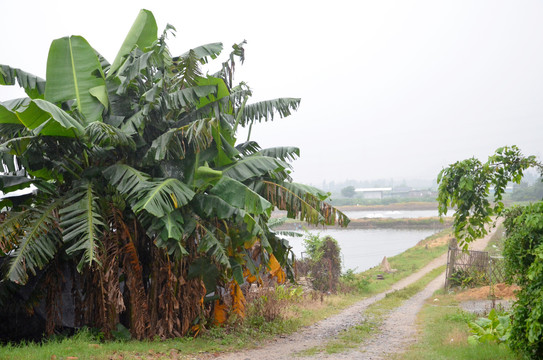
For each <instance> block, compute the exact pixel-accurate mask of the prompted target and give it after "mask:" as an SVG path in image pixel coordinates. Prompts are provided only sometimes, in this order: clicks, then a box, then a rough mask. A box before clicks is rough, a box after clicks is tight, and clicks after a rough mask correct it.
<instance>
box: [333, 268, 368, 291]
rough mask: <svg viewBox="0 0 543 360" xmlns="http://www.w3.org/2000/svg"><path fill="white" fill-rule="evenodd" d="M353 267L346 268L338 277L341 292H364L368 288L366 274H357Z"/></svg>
mask: <svg viewBox="0 0 543 360" xmlns="http://www.w3.org/2000/svg"><path fill="white" fill-rule="evenodd" d="M354 271H355V270H353V269H347V271H345V272H344V273H343V274H341V277H340V278H339V280H340V284H341V289H342V292H351V291H352V292H359V293H362V292H365V291H367V290H368V287H369V285H370V281H369V280H368V278H367V277H366V276H362V275H357V274H355V272H354Z"/></svg>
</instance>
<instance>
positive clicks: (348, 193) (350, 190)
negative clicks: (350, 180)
mask: <svg viewBox="0 0 543 360" xmlns="http://www.w3.org/2000/svg"><path fill="white" fill-rule="evenodd" d="M355 194H356V191H355V188H354V186H347V187H344V188H343V189H341V195H343V196H345V197H347V198H352V197H353V196H354V195H355Z"/></svg>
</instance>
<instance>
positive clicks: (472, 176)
mask: <svg viewBox="0 0 543 360" xmlns="http://www.w3.org/2000/svg"><path fill="white" fill-rule="evenodd" d="M531 166H536V167H538V168H539V169H540V170H542V169H543V167H542V165H541V164H540V163H539V162H538V161H536V159H535V157H533V156H529V157H525V156H523V155H522V154H521V153H520V150H519V149H518V148H517V147H515V146H512V147H504V148H500V149H498V150H496V153H495V155H493V156H491V157H489V159H488V161H487V162H486V163H484V164H483V163H481V162H480V161H478V160H477V159H468V160H464V161H460V162H457V163H455V164H453V165H451V166H449V167H448V168H446V169H444V170H443V171H441V173H440V174H439V177H438V182H439V197H438V201H439V213H440V215H442V214H445V213H446V212H447V209H448V208H449V207H451V208H452V207H456V213H455V214H454V231H455V234H456V236H457V238H458V239H460V240H461V242H462V243H463V244H464V248H467V245H468V243H470V242H471V241H473V240H475V239H476V238H478V237H482V236H484V235H485V234H486V233H487V230H486V228H485V226H487V225H488V224H489V223H491V222H492V217H493V216H499V215H505V218H506V219H505V222H504V224H505V229H506V239H505V245H504V257H505V260H506V267H507V273H508V275H509V278H510V281H515V282H516V283H517V284H518V285H519V286H520V287H521V290H520V291H519V292H518V293H517V297H518V301H517V302H516V303H515V306H514V309H513V314H512V329H511V336H510V338H509V342H508V343H509V345H510V347H511V348H512V349H513V350H514V351H516V352H518V353H520V354H522V355H523V356H524V357H525V358H526V359H542V358H543V202H542V201H539V202H537V203H534V204H530V205H528V206H517V207H514V208H512V209H505V208H504V205H503V203H502V201H501V200H502V195H503V193H504V191H505V187H506V185H507V183H508V182H510V181H513V182H515V183H519V182H520V180H521V178H522V175H523V172H524V171H525V170H526V169H528V168H529V167H531ZM491 190H492V191H491ZM490 199H492V200H493V202H491V201H490Z"/></svg>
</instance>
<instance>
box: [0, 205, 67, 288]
mask: <svg viewBox="0 0 543 360" xmlns="http://www.w3.org/2000/svg"><path fill="white" fill-rule="evenodd" d="M59 205H60V202H59V201H55V202H52V203H50V204H49V205H46V206H44V207H40V208H30V209H28V210H26V211H25V212H24V213H23V214H25V216H24V220H25V223H26V224H25V225H24V231H23V236H22V237H21V238H20V239H19V240H18V244H17V248H16V249H15V251H14V252H13V254H11V255H10V260H9V263H8V266H7V270H6V274H5V277H6V278H8V279H9V280H11V281H13V282H14V283H17V284H25V283H26V281H27V279H28V272H31V273H33V274H36V270H37V269H41V268H43V267H44V266H45V265H46V264H47V263H48V262H49V261H50V260H51V259H52V258H53V257H54V256H55V253H56V252H57V249H58V246H59V244H60V237H59V236H57V235H58V234H57V232H56V229H55V222H56V219H55V210H56V209H57V208H58V206H59ZM8 224H10V225H14V226H17V224H13V223H8ZM5 226H7V224H2V225H0V228H1V231H2V233H5V232H6V231H5V230H8V229H4V227H5ZM8 231H9V230H8Z"/></svg>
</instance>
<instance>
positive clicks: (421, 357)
mask: <svg viewBox="0 0 543 360" xmlns="http://www.w3.org/2000/svg"><path fill="white" fill-rule="evenodd" d="M433 298H434V299H437V301H433V300H429V301H427V302H426V304H425V305H424V307H423V309H422V311H421V312H420V313H419V316H418V324H419V326H420V327H421V333H420V338H419V340H418V341H417V343H416V344H414V345H412V346H411V348H409V350H408V351H407V352H405V353H402V354H397V355H396V356H395V357H393V358H392V359H395V360H400V359H401V360H415V359H416V360H434V359H443V360H448V359H451V360H453V359H454V360H513V359H518V357H516V356H515V355H514V354H513V353H512V352H511V351H510V350H509V348H508V347H506V346H505V345H497V344H479V345H475V346H474V345H469V344H468V342H467V338H468V336H469V335H470V332H469V328H468V324H467V322H468V321H472V320H474V319H475V318H476V316H475V315H474V314H472V313H469V312H465V311H463V310H462V309H461V308H459V307H458V301H456V300H455V298H454V295H449V294H443V293H441V294H437V295H435V296H434V297H433Z"/></svg>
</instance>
